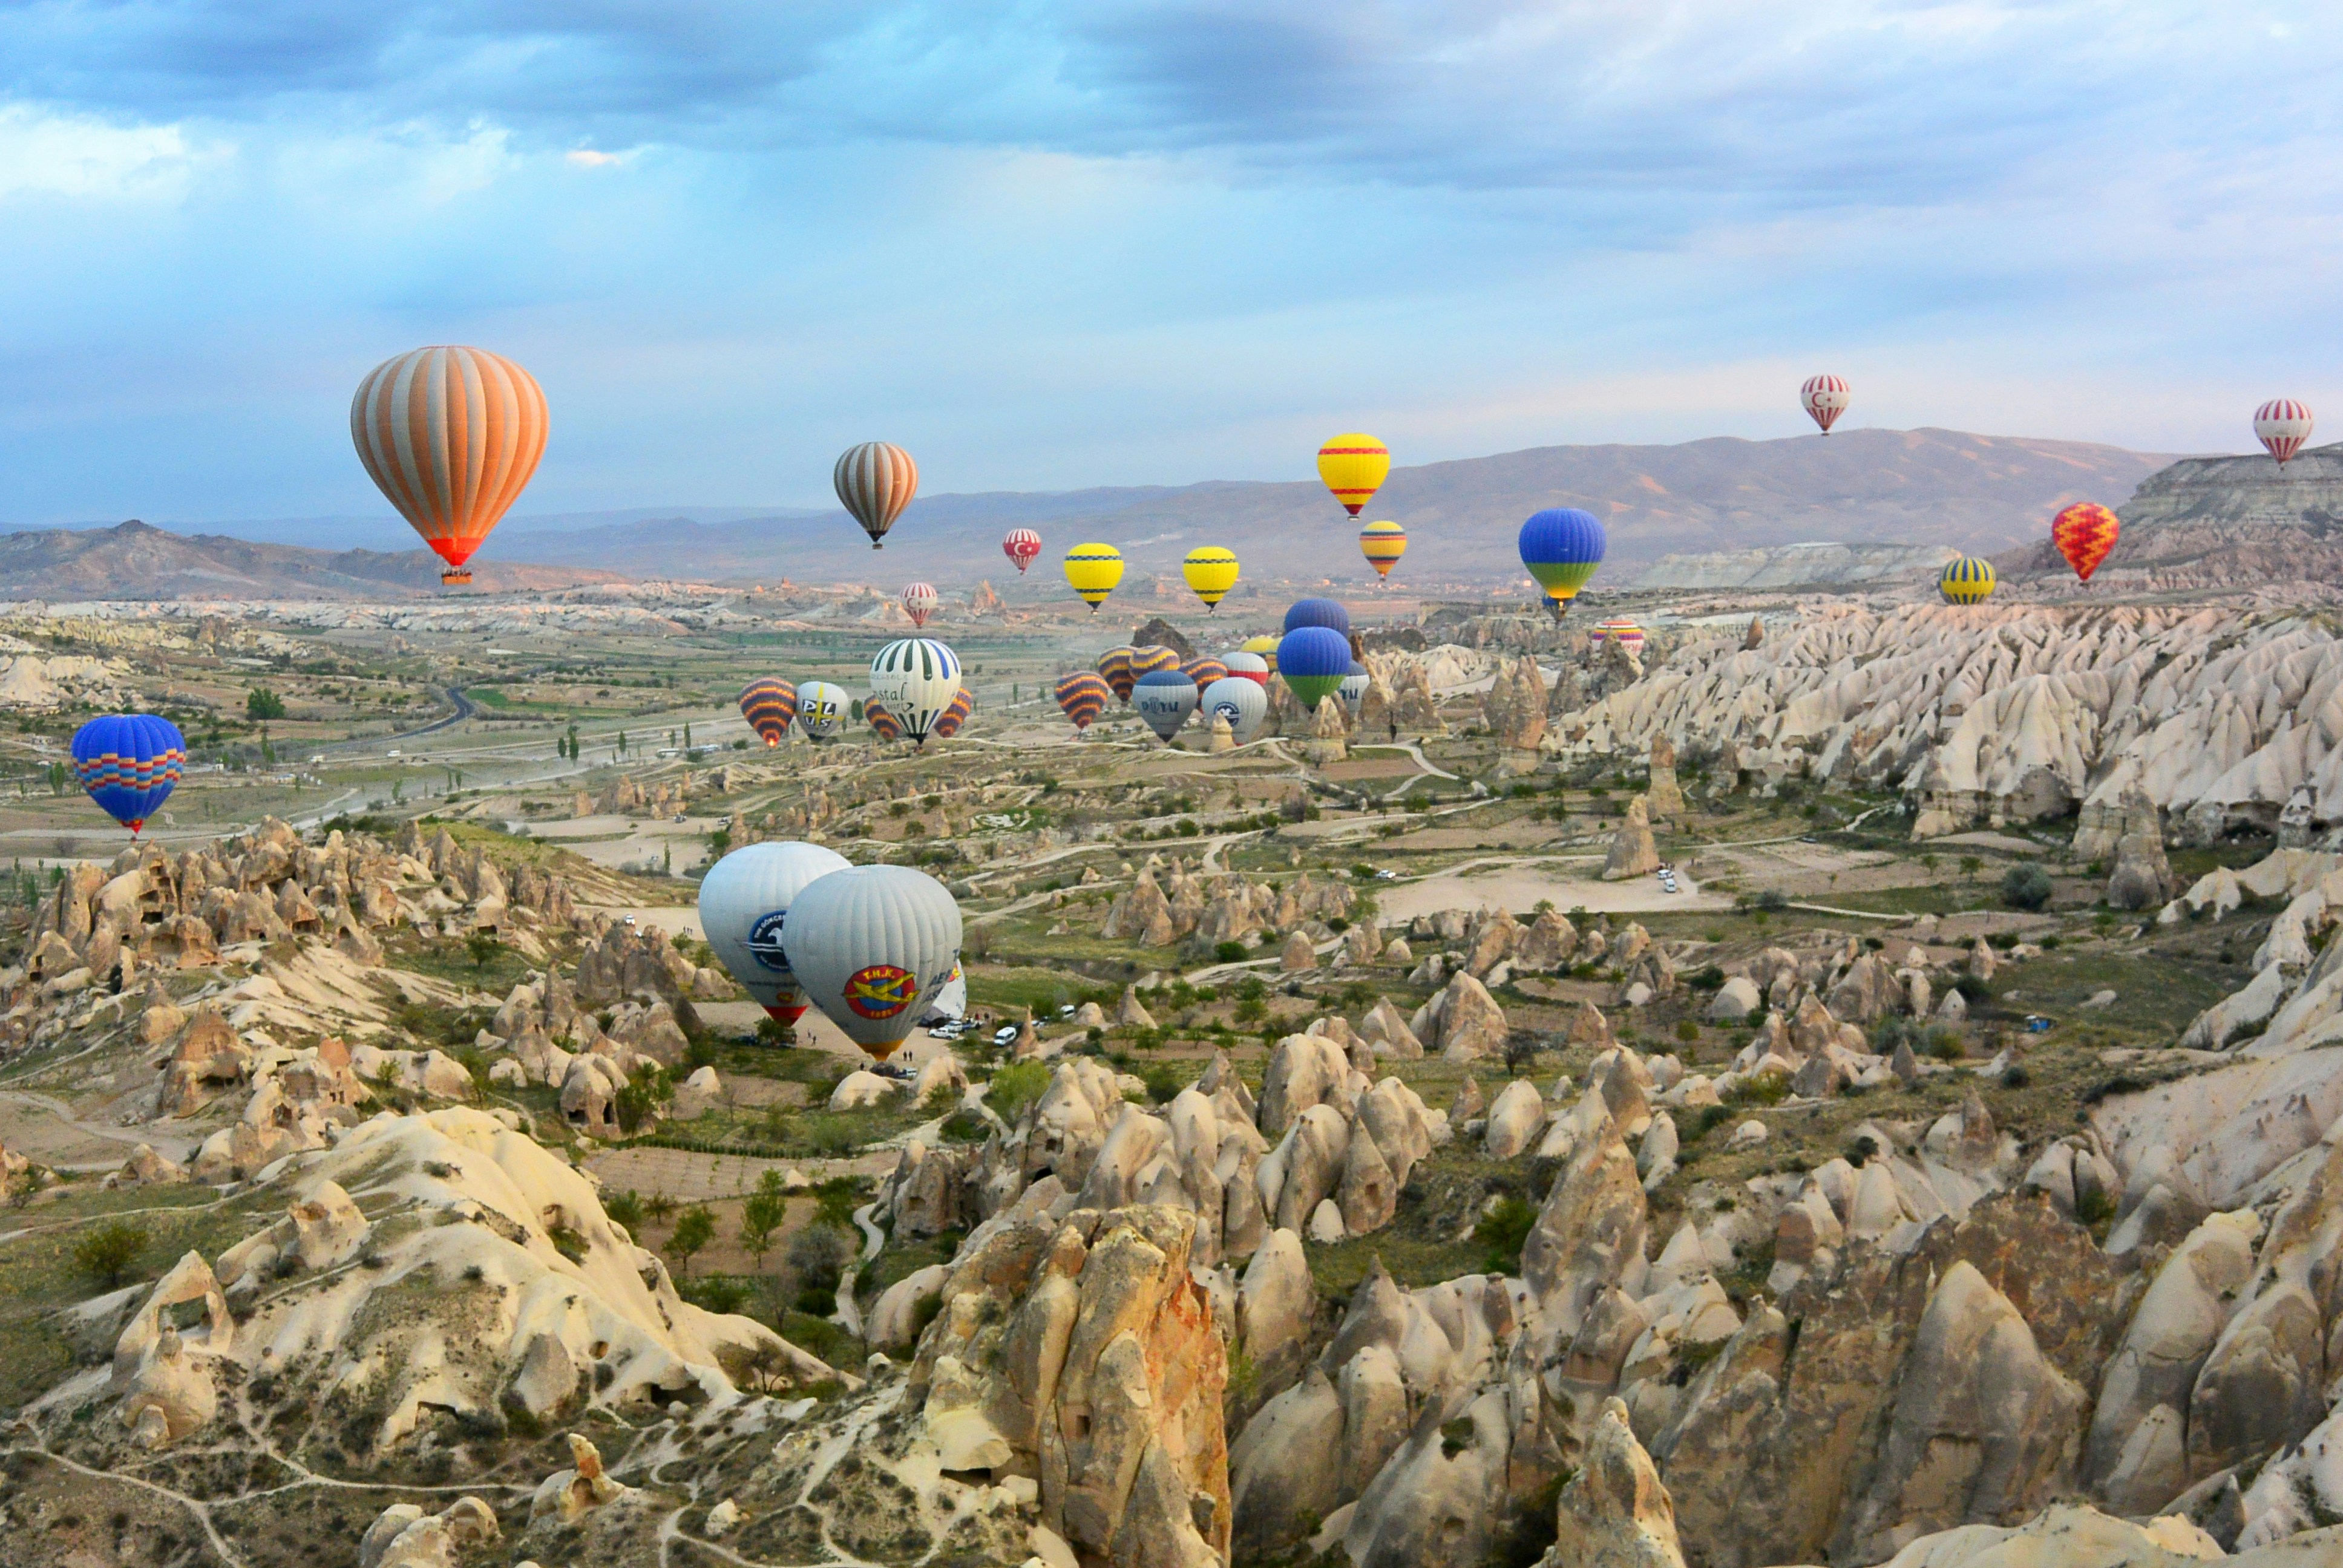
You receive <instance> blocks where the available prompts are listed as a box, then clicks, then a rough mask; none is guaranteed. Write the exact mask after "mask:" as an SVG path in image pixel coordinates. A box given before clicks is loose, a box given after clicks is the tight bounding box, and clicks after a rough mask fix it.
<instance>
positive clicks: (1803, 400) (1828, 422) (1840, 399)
mask: <svg viewBox="0 0 2343 1568" xmlns="http://www.w3.org/2000/svg"><path fill="white" fill-rule="evenodd" d="M1847 402H1848V397H1847V391H1846V383H1845V381H1844V380H1843V379H1841V378H1840V377H1836V376H1809V377H1806V384H1805V386H1803V387H1799V388H1798V406H1799V407H1802V408H1804V409H1805V411H1806V413H1807V415H1808V416H1809V417H1811V418H1812V419H1813V420H1814V422H1815V424H1817V425H1820V426H1821V427H1823V434H1824V435H1825V436H1827V435H1829V434H1830V427H1832V426H1833V425H1835V424H1836V423H1837V422H1838V417H1839V416H1840V415H1842V414H1844V413H1845V412H1846V405H1847Z"/></svg>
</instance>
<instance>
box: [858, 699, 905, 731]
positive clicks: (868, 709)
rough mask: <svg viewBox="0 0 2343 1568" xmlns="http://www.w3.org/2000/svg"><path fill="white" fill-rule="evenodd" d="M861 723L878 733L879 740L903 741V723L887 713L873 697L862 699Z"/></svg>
mask: <svg viewBox="0 0 2343 1568" xmlns="http://www.w3.org/2000/svg"><path fill="white" fill-rule="evenodd" d="M862 722H864V723H865V724H868V725H869V726H870V728H871V729H875V730H877V731H878V732H879V739H881V740H900V739H903V721H902V720H901V719H898V718H896V717H895V716H894V715H893V714H891V713H890V712H888V711H887V709H886V708H885V707H884V706H883V705H881V704H880V701H879V699H877V698H875V697H872V698H866V699H864V700H863V703H862Z"/></svg>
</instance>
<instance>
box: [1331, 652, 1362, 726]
mask: <svg viewBox="0 0 2343 1568" xmlns="http://www.w3.org/2000/svg"><path fill="white" fill-rule="evenodd" d="M1367 685H1368V676H1367V667H1366V666H1365V665H1363V664H1361V663H1360V662H1359V661H1358V660H1356V659H1353V660H1352V661H1351V668H1350V669H1349V670H1348V671H1346V672H1345V673H1344V674H1343V676H1342V685H1340V686H1338V687H1336V688H1335V689H1334V694H1335V695H1336V696H1337V697H1340V698H1341V699H1342V707H1343V708H1344V709H1346V710H1347V711H1348V712H1349V713H1350V715H1351V717H1352V718H1353V719H1356V718H1357V717H1358V716H1359V704H1361V703H1363V702H1364V701H1365V700H1366V699H1367Z"/></svg>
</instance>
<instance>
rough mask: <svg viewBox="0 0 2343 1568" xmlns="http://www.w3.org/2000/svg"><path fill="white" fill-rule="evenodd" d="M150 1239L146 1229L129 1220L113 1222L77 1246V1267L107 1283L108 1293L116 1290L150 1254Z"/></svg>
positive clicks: (75, 1252)
mask: <svg viewBox="0 0 2343 1568" xmlns="http://www.w3.org/2000/svg"><path fill="white" fill-rule="evenodd" d="M147 1239H148V1238H147V1235H146V1227H145V1226H143V1225H136V1224H133V1223H132V1222H131V1221H127V1220H116V1221H110V1222H108V1223H106V1224H104V1225H100V1226H98V1227H97V1228H96V1230H94V1231H90V1232H89V1234H87V1235H86V1236H84V1237H83V1238H82V1239H81V1240H80V1241H76V1242H75V1243H74V1250H73V1260H74V1267H75V1268H76V1269H79V1270H80V1271H82V1272H83V1273H85V1274H88V1275H90V1276H92V1277H93V1278H96V1279H99V1280H103V1281H105V1282H106V1289H108V1290H112V1289H113V1288H114V1287H115V1286H116V1285H118V1284H120V1283H121V1282H122V1276H123V1275H124V1274H125V1273H126V1272H128V1271H129V1269H130V1265H131V1264H133V1263H135V1262H136V1261H138V1254H140V1253H141V1252H144V1251H146V1242H147Z"/></svg>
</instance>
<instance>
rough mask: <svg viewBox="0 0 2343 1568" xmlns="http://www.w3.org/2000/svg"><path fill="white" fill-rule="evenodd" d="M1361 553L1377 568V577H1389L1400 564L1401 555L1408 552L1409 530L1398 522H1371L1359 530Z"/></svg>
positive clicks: (1369, 563)
mask: <svg viewBox="0 0 2343 1568" xmlns="http://www.w3.org/2000/svg"><path fill="white" fill-rule="evenodd" d="M1359 553H1360V554H1361V555H1363V556H1364V557H1366V558H1367V564H1368V565H1369V566H1371V567H1373V568H1375V575H1376V576H1377V577H1385V578H1387V577H1389V576H1391V573H1392V568H1393V567H1395V566H1397V565H1399V558H1400V557H1402V556H1403V555H1405V554H1407V530H1406V529H1405V528H1401V527H1400V526H1399V525H1398V524H1397V523H1369V524H1368V525H1367V526H1366V527H1365V528H1361V529H1360V530H1359Z"/></svg>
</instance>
